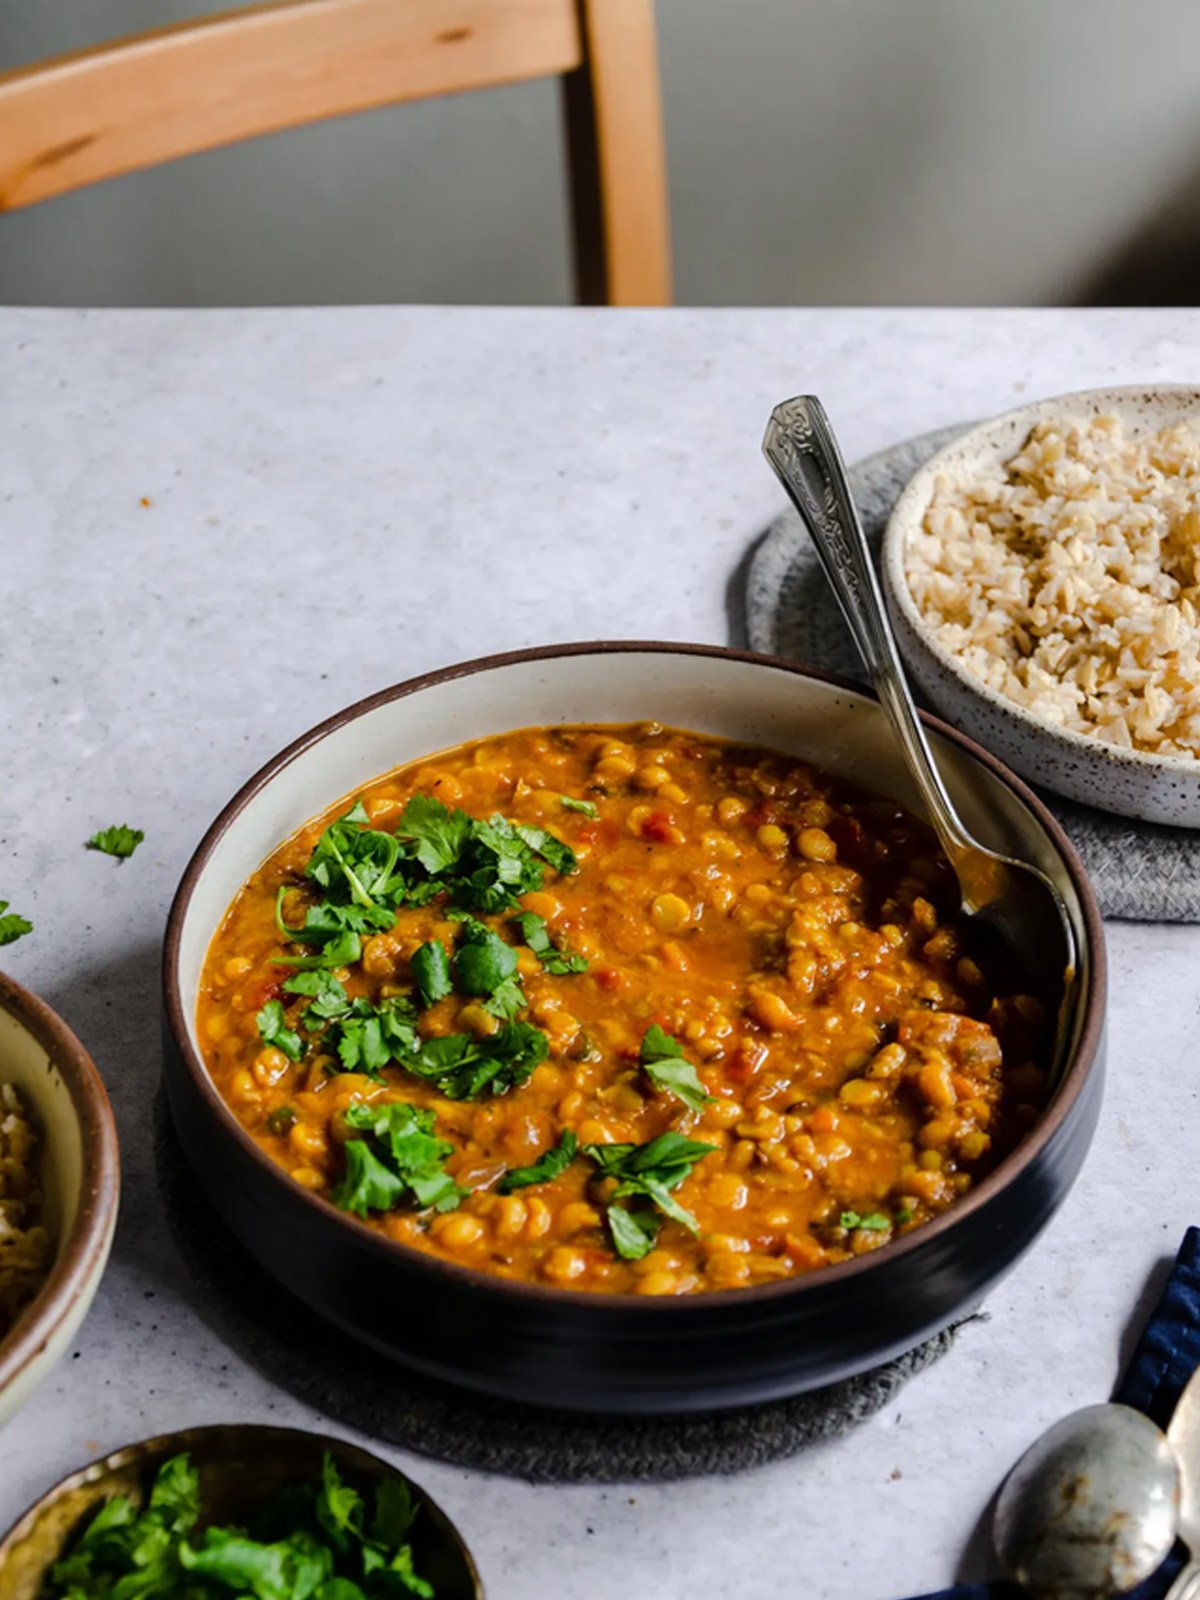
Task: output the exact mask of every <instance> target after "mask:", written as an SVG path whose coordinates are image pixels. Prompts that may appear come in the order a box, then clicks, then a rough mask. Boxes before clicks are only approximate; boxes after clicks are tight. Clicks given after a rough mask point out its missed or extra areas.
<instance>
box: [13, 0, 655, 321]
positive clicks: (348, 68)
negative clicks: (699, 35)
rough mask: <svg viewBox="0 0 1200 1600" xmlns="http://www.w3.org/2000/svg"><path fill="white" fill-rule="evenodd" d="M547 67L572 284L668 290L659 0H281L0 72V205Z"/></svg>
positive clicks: (626, 297) (621, 294) (597, 294)
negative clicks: (555, 99)
mask: <svg viewBox="0 0 1200 1600" xmlns="http://www.w3.org/2000/svg"><path fill="white" fill-rule="evenodd" d="M552 74H558V75H561V77H562V82H563V102H564V112H565V118H566V131H567V151H568V159H569V168H570V193H571V219H572V230H573V237H574V254H575V271H576V279H577V285H578V292H579V297H580V299H581V301H583V302H584V303H586V304H593V305H596V304H604V303H607V304H609V305H665V304H667V303H669V301H670V296H671V277H670V244H669V231H668V216H667V186H666V158H665V152H664V148H663V134H662V115H661V107H660V103H659V88H658V69H657V54H656V45H655V30H654V12H653V0H283V3H282V4H269V5H254V6H250V7H248V8H247V9H244V10H239V11H226V12H223V13H222V14H220V15H219V16H211V17H205V18H202V19H201V20H199V21H196V22H184V23H181V24H179V25H177V26H175V27H168V28H160V29H157V30H155V31H154V32H152V33H143V34H139V35H136V36H133V37H130V38H127V39H118V40H114V41H112V42H111V43H107V44H103V45H100V46H98V47H96V48H95V49H90V50H81V51H78V52H76V53H74V54H71V55H66V56H59V57H57V58H56V59H54V60H51V61H44V62H39V63H36V64H35V65H34V66H32V67H26V68H21V69H19V70H18V71H15V72H9V73H6V74H0V211H12V210H15V209H17V208H18V207H20V206H27V205H32V204H34V203H35V202H36V201H39V200H48V199H50V198H51V197H52V196H54V195H60V194H65V193H67V192H68V191H69V190H71V189H77V188H80V187H82V186H83V185H85V184H89V183H98V182H100V181H101V180H102V179H104V178H113V177H117V176H118V175H119V174H121V173H125V172H132V171H135V170H136V169H137V168H140V167H148V166H154V165H156V164H157V163H159V162H163V161H170V160H173V159H174V158H176V157H177V156H184V155H192V154H194V153H195V152H197V151H200V150H211V149H213V148H214V147H215V146H217V145H223V144H232V143H234V142H236V141H237V140H240V139H252V138H256V137H257V136H258V135H260V134H264V133H275V132H278V131H280V130H281V129H284V128H294V127H297V126H299V125H301V124H303V123H308V122H317V121H320V120H322V119H324V118H327V117H338V116H345V115H347V114H348V113H351V112H357V111H368V110H371V109H374V108H376V107H378V106H386V105H395V104H397V103H399V102H401V101H405V100H419V99H423V98H426V97H428V96H431V95H440V94H452V93H456V92H458V91H460V90H465V89H482V88H487V87H490V86H492V85H495V84H501V83H516V82H520V81H521V80H523V79H527V78H539V77H546V76H550V75H552ZM447 181H449V180H447Z"/></svg>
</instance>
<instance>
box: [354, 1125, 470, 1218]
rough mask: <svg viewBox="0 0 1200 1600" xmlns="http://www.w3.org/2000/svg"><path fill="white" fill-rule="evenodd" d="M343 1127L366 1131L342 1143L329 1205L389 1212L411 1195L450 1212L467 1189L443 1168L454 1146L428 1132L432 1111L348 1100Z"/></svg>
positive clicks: (425, 1205)
mask: <svg viewBox="0 0 1200 1600" xmlns="http://www.w3.org/2000/svg"><path fill="white" fill-rule="evenodd" d="M345 1116H346V1122H347V1125H348V1126H349V1127H351V1128H353V1129H355V1130H357V1131H360V1132H364V1133H367V1134H369V1135H370V1140H371V1142H370V1143H368V1141H367V1140H365V1139H350V1140H349V1141H348V1142H347V1144H346V1172H345V1176H344V1177H343V1179H342V1182H341V1183H340V1184H339V1185H338V1187H337V1188H336V1189H335V1190H334V1193H333V1199H334V1203H335V1204H337V1205H339V1206H341V1207H342V1208H343V1210H346V1211H354V1212H356V1213H357V1214H358V1215H359V1216H360V1217H365V1216H366V1215H367V1212H368V1211H390V1210H391V1209H392V1207H393V1206H395V1205H396V1204H398V1202H399V1201H401V1200H406V1199H412V1200H414V1201H415V1202H416V1203H417V1205H418V1206H420V1207H421V1208H422V1209H427V1208H428V1207H430V1206H432V1207H433V1208H434V1209H435V1210H437V1211H453V1210H454V1208H455V1206H457V1205H458V1204H459V1202H460V1201H461V1200H462V1199H463V1197H464V1195H466V1194H468V1193H469V1192H470V1191H469V1190H467V1189H461V1188H459V1186H458V1184H456V1183H455V1181H454V1179H453V1178H452V1177H451V1176H450V1175H449V1173H447V1172H445V1171H444V1170H443V1165H444V1163H445V1160H446V1157H447V1156H449V1155H453V1153H454V1146H453V1145H452V1144H447V1143H446V1141H445V1140H444V1139H439V1138H437V1137H436V1135H435V1134H434V1131H433V1129H434V1114H433V1112H432V1111H430V1110H428V1109H424V1110H423V1109H419V1108H418V1107H417V1106H411V1105H408V1104H407V1103H405V1102H404V1101H393V1102H392V1103H391V1104H389V1105H368V1104H367V1103H366V1102H365V1101H363V1100H354V1101H352V1102H351V1103H350V1105H349V1106H347V1107H346V1112H345Z"/></svg>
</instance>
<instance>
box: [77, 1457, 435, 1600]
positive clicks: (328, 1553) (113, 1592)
mask: <svg viewBox="0 0 1200 1600" xmlns="http://www.w3.org/2000/svg"><path fill="white" fill-rule="evenodd" d="M199 1513H200V1505H199V1493H198V1483H197V1477H196V1473H195V1471H194V1470H193V1469H192V1467H191V1465H190V1463H189V1462H188V1459H187V1457H186V1456H177V1457H175V1458H174V1459H173V1460H171V1461H168V1462H167V1463H166V1464H165V1465H164V1466H163V1467H162V1468H160V1470H159V1473H158V1476H157V1478H156V1479H155V1482H154V1485H153V1487H152V1489H151V1491H150V1497H149V1500H148V1503H147V1505H146V1508H145V1510H143V1511H135V1509H134V1507H133V1505H132V1503H131V1501H130V1500H129V1499H128V1497H126V1496H124V1495H118V1496H116V1497H115V1498H114V1499H112V1500H110V1501H108V1502H107V1503H106V1504H105V1505H104V1506H102V1507H101V1508H100V1510H99V1511H98V1512H97V1513H96V1515H95V1516H94V1517H93V1518H92V1519H91V1521H90V1522H89V1523H88V1525H87V1526H86V1527H85V1529H84V1530H83V1532H82V1534H81V1535H80V1536H79V1537H78V1538H76V1539H75V1540H74V1542H73V1544H72V1546H71V1547H70V1549H69V1550H68V1552H67V1554H66V1555H65V1556H63V1557H62V1558H61V1559H60V1560H59V1561H57V1562H56V1563H55V1565H54V1567H53V1568H52V1569H51V1572H50V1574H49V1584H48V1585H47V1588H46V1594H47V1596H50V1595H54V1596H55V1597H57V1600H218V1597H219V1596H221V1595H228V1596H229V1600H235V1597H236V1600H385V1597H389V1596H395V1595H397V1594H404V1595H415V1596H417V1597H418V1600H434V1591H433V1588H432V1586H431V1585H430V1584H428V1583H427V1582H426V1581H425V1580H424V1579H423V1578H421V1577H419V1576H418V1575H417V1573H416V1572H415V1571H414V1570H413V1554H412V1547H411V1545H410V1544H409V1542H408V1535H409V1531H410V1529H411V1527H412V1523H413V1519H414V1517H415V1516H416V1514H417V1507H416V1505H415V1504H414V1502H413V1500H412V1498H411V1496H410V1495H409V1493H408V1490H407V1487H406V1485H405V1484H404V1483H403V1481H402V1480H400V1479H396V1478H392V1477H390V1476H389V1477H386V1478H384V1479H383V1480H382V1481H381V1482H380V1483H379V1485H378V1487H377V1489H376V1497H375V1513H374V1516H373V1518H372V1522H371V1529H370V1532H369V1533H367V1532H366V1531H365V1530H364V1526H363V1524H364V1521H365V1508H364V1506H363V1502H362V1498H361V1496H360V1495H359V1493H358V1491H357V1490H356V1489H355V1488H353V1487H352V1486H351V1485H349V1484H346V1483H344V1482H343V1481H342V1479H341V1477H340V1475H339V1474H338V1471H337V1468H336V1466H335V1465H334V1462H333V1460H332V1458H331V1457H330V1456H329V1455H326V1456H325V1459H324V1463H323V1466H322V1471H321V1477H320V1479H319V1480H318V1481H317V1482H314V1483H310V1484H307V1485H301V1486H297V1487H295V1488H292V1489H287V1490H284V1491H283V1492H282V1493H281V1494H280V1495H278V1496H277V1497H276V1498H275V1499H274V1500H273V1501H272V1502H271V1503H270V1504H269V1505H268V1506H266V1507H265V1508H264V1509H263V1511H262V1513H261V1514H260V1516H259V1517H258V1518H257V1519H256V1522H255V1528H256V1529H257V1530H259V1531H261V1532H262V1533H263V1538H262V1539H261V1540H260V1539H259V1538H258V1537H257V1536H256V1535H255V1532H253V1531H250V1532H248V1531H246V1530H245V1529H243V1528H236V1527H209V1528H207V1529H206V1530H205V1532H204V1535H203V1538H202V1539H201V1540H200V1541H199V1542H198V1543H197V1544H195V1545H193V1544H191V1543H189V1542H188V1535H189V1534H190V1533H191V1530H192V1529H193V1527H194V1526H195V1525H196V1524H197V1522H198V1519H199ZM267 1530H270V1531H269V1532H268V1531H267Z"/></svg>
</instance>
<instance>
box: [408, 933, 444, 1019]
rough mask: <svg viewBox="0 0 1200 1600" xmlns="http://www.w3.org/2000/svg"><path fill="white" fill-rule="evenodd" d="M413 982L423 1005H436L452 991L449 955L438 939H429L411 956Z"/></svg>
mask: <svg viewBox="0 0 1200 1600" xmlns="http://www.w3.org/2000/svg"><path fill="white" fill-rule="evenodd" d="M412 974H413V982H414V983H415V984H416V986H417V996H418V998H419V1000H420V1002H421V1004H422V1005H423V1006H426V1007H428V1006H432V1005H436V1004H437V1002H438V1001H439V1000H444V999H445V998H446V996H447V995H448V994H450V993H451V992H452V991H453V987H454V986H453V984H452V983H451V982H450V957H449V956H448V955H447V954H446V946H445V945H444V944H443V943H442V941H441V940H440V939H430V940H429V941H428V942H427V943H426V944H423V945H422V946H421V947H420V949H419V950H414V952H413V958H412Z"/></svg>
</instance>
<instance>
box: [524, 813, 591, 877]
mask: <svg viewBox="0 0 1200 1600" xmlns="http://www.w3.org/2000/svg"><path fill="white" fill-rule="evenodd" d="M517 833H518V834H519V835H520V836H521V838H522V839H523V840H524V841H525V843H526V844H527V845H528V846H529V848H530V849H531V850H532V851H533V852H534V854H535V855H539V856H541V858H542V860H543V861H548V862H549V863H550V865H551V866H552V867H553V868H554V870H555V872H560V873H562V874H563V876H564V877H565V876H566V875H567V874H568V873H572V872H578V871H579V862H578V861H577V860H576V859H575V852H574V850H572V849H571V846H570V845H569V844H564V843H563V841H562V840H561V839H557V838H555V836H554V834H552V833H547V832H546V830H545V828H536V827H532V826H530V825H528V824H518V826H517Z"/></svg>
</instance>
